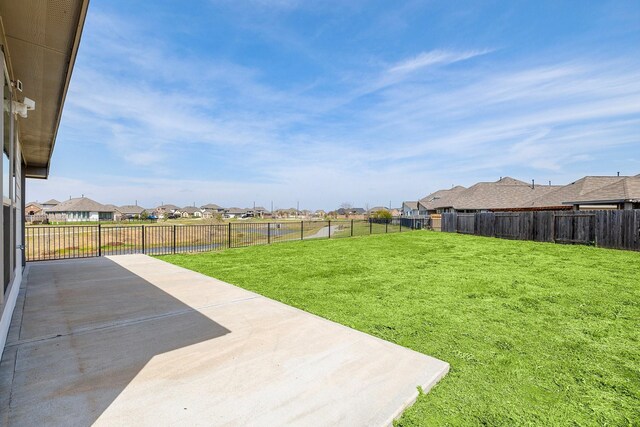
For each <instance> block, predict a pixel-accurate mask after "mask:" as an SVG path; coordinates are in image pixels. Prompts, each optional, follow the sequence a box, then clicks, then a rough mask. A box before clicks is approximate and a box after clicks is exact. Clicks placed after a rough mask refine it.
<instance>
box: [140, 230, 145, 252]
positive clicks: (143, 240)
mask: <svg viewBox="0 0 640 427" xmlns="http://www.w3.org/2000/svg"><path fill="white" fill-rule="evenodd" d="M140 227H141V228H142V254H143V255H144V252H145V251H144V225H141V226H140Z"/></svg>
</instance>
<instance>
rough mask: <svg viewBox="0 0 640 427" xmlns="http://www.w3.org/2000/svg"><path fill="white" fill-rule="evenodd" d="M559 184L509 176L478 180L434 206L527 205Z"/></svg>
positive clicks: (489, 206) (501, 206) (500, 206)
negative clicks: (483, 180)
mask: <svg viewBox="0 0 640 427" xmlns="http://www.w3.org/2000/svg"><path fill="white" fill-rule="evenodd" d="M558 188H560V187H559V186H544V185H536V186H535V187H532V186H531V185H529V184H527V183H526V182H523V181H519V180H517V179H513V178H510V177H505V178H501V179H499V180H498V181H496V182H479V183H477V184H475V185H472V186H471V187H469V188H468V189H466V190H464V191H460V192H458V193H457V194H456V195H455V197H450V198H445V199H444V200H441V201H440V202H436V203H435V207H436V208H447V207H452V208H454V209H456V210H482V209H515V208H521V207H525V206H527V204H528V203H531V201H532V200H533V199H534V198H538V197H542V196H543V195H545V194H548V193H549V192H551V191H554V190H556V189H558Z"/></svg>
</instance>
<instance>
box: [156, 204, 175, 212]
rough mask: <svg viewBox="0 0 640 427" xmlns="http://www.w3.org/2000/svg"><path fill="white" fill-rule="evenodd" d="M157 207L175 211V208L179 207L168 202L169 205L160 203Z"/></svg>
mask: <svg viewBox="0 0 640 427" xmlns="http://www.w3.org/2000/svg"><path fill="white" fill-rule="evenodd" d="M156 209H164V210H165V211H173V210H176V209H178V207H177V206H176V205H171V204H168V205H160V206H158V207H157V208H156Z"/></svg>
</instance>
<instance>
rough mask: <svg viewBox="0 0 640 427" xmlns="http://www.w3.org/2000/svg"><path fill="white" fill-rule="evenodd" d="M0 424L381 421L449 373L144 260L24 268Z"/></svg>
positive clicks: (3, 374) (3, 369)
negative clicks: (24, 276) (419, 390)
mask: <svg viewBox="0 0 640 427" xmlns="http://www.w3.org/2000/svg"><path fill="white" fill-rule="evenodd" d="M25 273H26V279H25V280H24V282H23V288H22V289H21V290H20V296H19V300H18V304H17V307H16V311H15V313H14V317H13V321H12V325H11V329H10V333H9V338H8V343H7V346H6V348H5V350H4V354H3V357H2V362H1V365H0V399H1V400H0V411H1V412H0V414H1V417H2V418H1V420H2V424H3V425H20V426H22V425H79V426H84V425H92V424H95V425H130V424H136V425H154V426H157V425H238V426H245V425H261V426H265V425H314V426H318V425H327V426H336V425H347V426H384V425H389V424H390V423H391V422H392V420H393V419H394V418H396V417H397V416H399V415H400V414H401V412H402V411H403V409H404V408H406V407H407V406H408V405H410V404H411V403H412V402H413V401H414V399H415V398H416V396H417V389H416V387H417V386H422V387H423V389H424V390H425V391H426V390H429V389H430V388H431V387H432V386H433V385H434V384H435V383H436V382H437V381H438V380H439V379H440V378H442V377H443V376H444V375H445V374H446V372H447V371H448V367H449V366H448V364H446V363H444V362H442V361H440V360H437V359H434V358H431V357H429V356H425V355H423V354H419V353H416V352H414V351H412V350H408V349H406V348H403V347H400V346H397V345H395V344H391V343H389V342H386V341H383V340H380V339H378V338H375V337H372V336H369V335H366V334H363V333H361V332H358V331H355V330H352V329H350V328H347V327H344V326H342V325H338V324H336V323H333V322H330V321H327V320H325V319H322V318H319V317H317V316H314V315H311V314H309V313H306V312H303V311H300V310H298V309H295V308H292V307H289V306H287V305H284V304H281V303H279V302H276V301H273V300H270V299H268V298H265V297H262V296H260V295H257V294H254V293H251V292H248V291H245V290H243V289H240V288H238V287H235V286H232V285H229V284H227V283H224V282H221V281H219V280H216V279H212V278H210V277H207V276H203V275H201V274H198V273H195V272H192V271H189V270H185V269H182V268H180V267H177V266H174V265H171V264H167V263H164V262H162V261H159V260H157V259H154V258H150V257H147V256H144V255H124V256H118V257H116V256H114V257H108V258H93V259H87V260H74V261H60V262H43V263H31V264H29V265H28V267H27V270H26V272H25Z"/></svg>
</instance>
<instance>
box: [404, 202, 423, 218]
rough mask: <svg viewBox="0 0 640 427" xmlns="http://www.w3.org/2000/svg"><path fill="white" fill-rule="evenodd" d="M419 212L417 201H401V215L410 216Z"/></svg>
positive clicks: (414, 215)
mask: <svg viewBox="0 0 640 427" xmlns="http://www.w3.org/2000/svg"><path fill="white" fill-rule="evenodd" d="M419 214H420V211H419V209H418V202H402V216H405V217H409V218H412V217H417V216H418V215H419Z"/></svg>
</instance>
